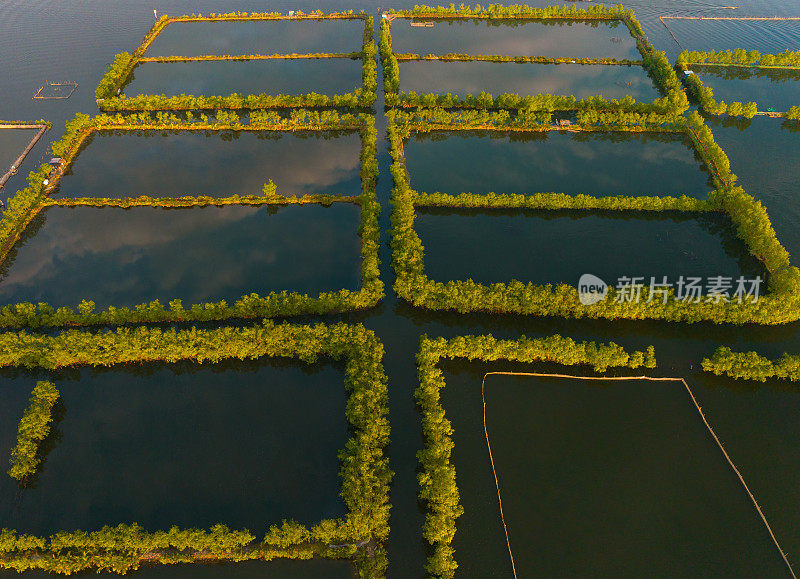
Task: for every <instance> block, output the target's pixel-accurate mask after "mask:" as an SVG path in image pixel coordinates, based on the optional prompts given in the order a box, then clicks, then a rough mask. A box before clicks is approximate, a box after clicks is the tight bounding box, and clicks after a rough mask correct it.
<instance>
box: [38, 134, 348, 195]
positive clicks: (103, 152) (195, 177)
mask: <svg viewBox="0 0 800 579" xmlns="http://www.w3.org/2000/svg"><path fill="white" fill-rule="evenodd" d="M360 149H361V140H360V138H359V136H358V134H356V133H325V134H320V133H288V132H283V133H282V132H274V131H264V132H247V131H216V132H215V131H172V132H169V131H167V132H163V131H102V132H99V133H95V134H94V135H93V136H91V137H90V138H89V140H88V141H87V142H86V143H85V146H84V149H83V150H82V151H81V153H80V155H78V157H77V158H76V159H75V161H74V162H73V163H72V166H71V167H70V169H69V171H68V172H67V174H66V175H65V176H64V177H63V179H62V180H61V182H60V183H59V187H58V190H57V192H56V193H55V194H54V195H55V196H57V197H138V196H139V195H150V196H153V197H180V196H183V195H209V196H213V197H226V196H230V195H236V194H239V195H257V194H262V189H263V187H264V184H265V183H267V182H268V181H269V180H270V179H271V180H272V181H273V183H275V185H276V187H277V192H278V193H281V194H285V195H304V194H315V193H328V194H333V195H359V194H360V192H361V181H360V177H359V152H360ZM120 159H125V163H120V162H119V160H120ZM307 159H314V160H315V162H314V163H313V164H309V163H308V162H307Z"/></svg>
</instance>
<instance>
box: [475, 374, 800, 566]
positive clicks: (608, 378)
mask: <svg viewBox="0 0 800 579" xmlns="http://www.w3.org/2000/svg"><path fill="white" fill-rule="evenodd" d="M487 376H531V377H536V378H568V379H572V380H598V381H619V380H648V381H651V382H681V383H682V384H683V385H684V386H685V387H686V392H688V393H689V397H690V398H691V400H692V404H694V407H695V409H697V413H698V414H699V415H700V418H701V419H702V420H703V424H705V426H706V429H708V432H709V433H710V434H711V436H712V438H713V439H714V442H716V443H717V446H718V447H719V449H720V451H722V455H723V456H724V457H725V460H726V461H727V462H728V464H729V465H730V467H731V468H732V469H733V472H734V473H735V474H736V477H737V478H738V479H739V482H740V483H742V487H743V488H744V490H745V492H746V493H747V496H749V497H750V501H751V502H752V503H753V506H754V507H755V509H756V512H758V516H759V517H761V521H762V522H763V523H764V526H765V527H766V529H767V531H768V532H769V536H770V537H771V538H772V542H773V543H774V544H775V546H776V547H777V548H778V552H779V553H780V554H781V558H782V559H783V562H784V563H786V567H787V569H788V570H789V574H790V575H791V576H792V577H793V579H797V575H796V574H795V572H794V569H793V568H792V564H791V563H789V559H788V558H787V557H786V553H784V551H783V549H782V548H781V545H780V543H779V542H778V539H777V537H776V536H775V533H774V532H773V531H772V527H771V526H770V524H769V522H768V521H767V517H766V516H765V515H764V512H763V511H762V510H761V507H760V506H759V504H758V501H756V498H755V496H754V495H753V493H752V492H751V491H750V487H748V486H747V483H746V482H745V480H744V477H743V476H742V473H741V472H740V471H739V469H738V468H737V467H736V465H735V464H734V462H733V460H732V459H731V457H730V456H729V455H728V452H727V451H726V450H725V447H724V446H722V441H720V439H719V437H718V436H717V433H716V432H714V429H713V428H712V427H711V424H709V422H708V420H707V419H706V416H705V414H704V413H703V409H702V408H701V407H700V404H699V403H698V402H697V398H695V396H694V393H693V392H692V389H691V388H689V384H688V383H687V382H686V380H684V379H683V378H671V377H651V376H573V375H570V374H551V373H542V372H487V373H486V374H484V375H483V380H482V381H481V402H483V432H484V435H485V436H486V447H487V448H488V449H489V462H490V463H491V465H492V475H493V476H494V483H495V487H496V488H497V502H498V504H499V506H500V520H501V521H502V523H503V530H504V531H505V534H506V545H507V546H508V555H509V557H510V558H511V570H512V571H513V573H514V579H517V569H516V566H515V565H514V553H513V552H512V550H511V541H510V539H509V538H508V527H507V526H506V519H505V516H504V514H503V500H502V498H501V497H500V482H499V481H498V479H497V471H496V470H495V466H494V457H493V456H492V445H491V443H490V442H489V430H488V429H487V427H486V377H487Z"/></svg>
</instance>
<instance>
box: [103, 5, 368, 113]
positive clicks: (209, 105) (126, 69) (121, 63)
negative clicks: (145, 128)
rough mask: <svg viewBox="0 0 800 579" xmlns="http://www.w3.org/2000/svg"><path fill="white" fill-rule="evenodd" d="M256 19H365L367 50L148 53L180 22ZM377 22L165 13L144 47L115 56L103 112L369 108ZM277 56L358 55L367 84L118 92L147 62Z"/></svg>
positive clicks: (299, 16) (345, 15) (341, 15)
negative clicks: (291, 91)
mask: <svg viewBox="0 0 800 579" xmlns="http://www.w3.org/2000/svg"><path fill="white" fill-rule="evenodd" d="M253 20H363V21H364V31H363V33H362V48H361V52H354V53H315V54H305V55H300V54H287V55H277V54H273V55H250V56H231V55H222V56H210V55H206V56H197V57H184V56H172V57H169V56H168V57H145V56H144V54H145V51H146V50H147V48H148V47H149V46H150V45H151V44H152V43H153V41H154V40H155V39H156V37H157V36H158V35H159V34H160V33H161V32H162V31H163V30H164V28H166V27H167V26H168V25H169V24H173V23H177V22H219V21H253ZM373 28H374V20H373V18H372V16H371V15H369V14H367V13H365V12H360V13H358V14H354V13H353V12H352V11H350V12H335V13H331V14H323V13H322V12H320V11H316V12H312V13H310V14H303V13H302V12H301V11H298V12H296V13H295V14H294V15H292V16H284V15H281V14H278V13H271V12H268V13H252V14H248V13H246V12H241V13H240V12H233V13H229V14H212V15H211V16H202V15H192V16H178V17H172V16H166V15H165V16H162V17H161V18H159V19H158V20H157V21H156V23H155V24H154V25H153V27H152V28H151V29H150V31H149V32H148V33H147V34H146V35H145V37H144V40H142V43H141V45H139V47H138V48H137V49H136V50H135V51H134V52H133V54H130V53H128V52H121V53H119V54H117V55H116V56H115V57H114V62H112V63H111V65H110V66H109V69H108V71H107V72H106V74H105V75H104V76H103V78H102V79H101V80H100V83H99V84H98V86H97V89H96V90H95V98H96V99H97V105H98V107H99V108H100V110H101V111H105V112H114V111H155V110H211V109H267V108H305V107H331V106H333V107H351V108H366V107H370V106H372V104H373V103H374V102H375V93H376V91H377V88H378V72H377V64H376V62H375V57H376V55H377V53H378V49H377V47H376V46H375V43H374V42H373V39H372V36H373ZM274 58H287V59H297V58H358V59H361V60H362V67H361V87H360V88H356V89H354V90H353V91H352V92H349V93H345V94H341V95H332V96H328V95H323V94H317V93H308V94H303V95H285V94H279V95H268V94H258V95H240V94H237V93H233V94H231V95H228V96H194V95H180V96H173V97H168V96H166V95H138V96H134V97H127V96H126V95H124V94H118V93H119V92H120V91H122V90H123V87H124V86H125V83H126V82H127V81H128V79H129V77H130V75H131V73H132V72H133V69H134V68H136V66H138V65H139V63H142V62H186V61H202V60H250V59H274Z"/></svg>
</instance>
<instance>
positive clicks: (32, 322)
mask: <svg viewBox="0 0 800 579" xmlns="http://www.w3.org/2000/svg"><path fill="white" fill-rule="evenodd" d="M216 121H217V122H212V121H210V120H209V119H208V117H207V116H206V115H199V116H195V115H193V114H192V113H187V114H186V115H185V116H183V117H180V116H178V115H176V114H174V113H165V112H158V113H156V114H151V113H148V112H142V113H138V114H135V115H122V114H117V115H101V116H96V117H89V116H88V115H83V114H77V115H76V116H75V118H73V119H72V120H71V121H69V122H68V123H67V129H66V132H65V134H64V136H63V137H62V138H61V139H60V140H59V141H56V142H55V143H53V145H52V151H53V154H54V155H55V156H57V157H61V158H62V159H63V160H62V163H61V164H60V165H59V166H58V167H56V168H54V167H52V166H50V165H42V166H41V167H40V168H39V169H37V170H36V171H33V172H31V173H30V175H28V187H26V188H25V189H22V190H21V191H18V192H17V193H16V194H15V195H14V196H13V197H11V198H10V199H9V200H8V207H7V209H6V210H5V211H4V212H3V215H2V219H0V263H2V262H3V261H4V260H5V259H6V257H7V256H8V253H9V252H10V250H11V249H12V247H13V246H14V244H15V243H16V242H17V240H18V239H19V238H20V236H21V235H22V233H23V232H24V231H25V228H26V227H27V226H28V224H30V222H31V221H32V220H33V219H34V217H36V215H37V214H38V213H39V212H40V211H41V210H43V209H45V208H46V207H49V206H51V205H92V206H117V207H132V206H137V205H153V206H158V207H165V206H167V207H184V206H191V205H206V204H212V203H213V204H223V205H224V204H226V201H227V200H226V199H223V200H219V199H214V200H213V202H212V201H210V200H209V198H207V197H190V198H169V199H164V198H148V197H144V198H142V197H139V198H132V199H108V198H91V199H83V198H81V199H73V200H58V201H55V200H53V199H51V198H49V197H48V194H49V193H50V192H51V191H52V190H53V189H54V188H55V187H56V186H57V184H58V181H59V180H60V179H61V177H62V176H63V175H64V174H65V173H66V171H67V170H68V168H69V166H70V165H71V163H72V162H73V160H74V159H75V157H76V156H77V155H78V154H79V152H80V150H81V145H82V143H83V142H84V141H85V140H86V139H87V138H88V137H89V136H90V135H91V134H92V133H94V132H96V131H101V130H123V131H130V130H194V131H198V130H204V131H205V130H233V131H243V130H244V131H288V132H291V131H325V132H327V131H352V130H358V131H359V132H360V134H361V154H360V166H361V168H360V174H361V194H360V195H359V196H357V197H334V196H329V195H307V196H301V197H297V196H284V195H280V194H278V193H277V192H275V191H274V188H272V187H270V185H269V184H267V185H265V190H264V196H263V197H261V196H253V197H251V198H247V197H244V198H240V201H242V202H243V203H244V204H277V205H286V204H302V203H322V204H328V203H332V202H356V203H358V204H359V205H360V207H361V224H360V227H359V232H358V233H359V235H360V236H361V255H362V264H361V282H362V285H361V289H359V290H357V291H350V290H346V289H343V290H340V291H334V292H323V293H320V294H319V295H318V296H309V295H307V294H300V293H297V292H286V291H282V292H271V293H269V294H267V295H266V296H260V295H258V294H255V293H252V294H250V295H247V296H243V297H242V298H241V299H239V300H237V301H236V302H235V303H234V304H232V305H229V304H228V303H227V302H226V301H224V300H223V301H219V302H214V303H201V304H193V305H192V306H190V307H184V305H183V303H182V302H181V300H178V299H176V300H172V301H170V302H169V304H168V306H165V305H164V304H162V303H160V302H159V301H158V300H155V301H152V302H150V303H146V304H140V305H138V306H135V307H133V308H127V307H123V308H116V307H113V306H112V307H109V308H108V309H107V310H105V311H101V312H95V311H94V308H95V304H94V302H92V301H88V300H84V301H82V302H81V304H79V305H78V307H77V311H75V310H73V309H72V308H69V307H60V308H58V309H56V308H54V307H53V306H51V305H49V304H46V303H39V304H32V303H20V304H15V305H7V306H5V307H3V308H2V309H0V327H24V326H32V327H42V326H65V325H74V326H77V325H91V324H112V325H117V324H126V323H141V322H177V321H203V320H205V321H208V320H223V319H228V318H257V317H274V316H291V315H303V314H327V313H337V312H344V311H350V310H361V309H366V308H370V307H373V306H375V305H376V304H377V303H378V302H380V300H381V299H382V298H383V296H384V289H383V288H384V286H383V282H382V281H381V279H380V269H379V259H378V250H379V247H380V229H379V225H378V215H379V213H380V204H379V203H378V201H377V198H376V196H375V183H376V179H377V175H378V160H377V151H376V145H375V143H376V138H377V133H376V131H375V120H374V117H372V116H371V115H367V114H359V115H354V114H350V113H339V112H337V111H308V110H293V111H291V112H290V113H289V115H288V116H286V115H282V114H280V113H278V112H276V111H251V112H250V118H249V122H247V123H243V122H241V121H240V119H239V116H238V115H237V114H236V113H233V112H230V111H217V113H216ZM233 199H234V198H229V199H228V200H229V201H230V203H233V202H234V200H233Z"/></svg>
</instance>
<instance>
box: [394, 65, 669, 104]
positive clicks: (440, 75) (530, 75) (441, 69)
mask: <svg viewBox="0 0 800 579" xmlns="http://www.w3.org/2000/svg"><path fill="white" fill-rule="evenodd" d="M400 90H402V91H403V92H410V91H414V92H418V93H422V94H425V93H429V92H434V93H453V94H458V95H461V96H463V95H465V94H467V93H469V94H473V95H477V94H479V93H480V92H488V93H490V94H494V95H499V94H503V93H516V94H519V95H523V96H524V95H531V94H554V95H574V96H576V97H578V98H586V97H589V96H595V95H603V96H605V97H606V98H615V99H619V98H624V97H625V96H627V95H630V96H632V97H633V98H635V99H636V100H637V101H653V100H655V99H657V98H658V97H659V96H660V95H659V94H658V91H657V90H656V88H655V86H654V85H653V83H652V81H651V80H650V78H649V77H648V76H647V74H646V73H645V71H644V69H642V68H641V67H639V66H608V65H590V64H585V65H582V64H537V63H530V62H526V63H516V62H437V61H410V62H404V63H402V64H401V65H400Z"/></svg>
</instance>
